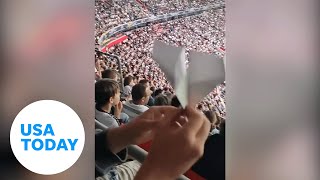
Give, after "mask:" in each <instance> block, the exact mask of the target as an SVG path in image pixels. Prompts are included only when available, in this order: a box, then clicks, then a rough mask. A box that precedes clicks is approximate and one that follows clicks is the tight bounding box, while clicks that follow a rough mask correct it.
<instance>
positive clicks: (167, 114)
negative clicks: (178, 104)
mask: <svg viewBox="0 0 320 180" xmlns="http://www.w3.org/2000/svg"><path fill="white" fill-rule="evenodd" d="M179 112H180V110H179V109H178V108H175V107H170V106H154V107H151V108H150V109H149V110H148V111H146V112H145V113H143V114H142V118H146V119H153V120H159V119H160V118H161V117H162V116H164V118H165V119H170V118H172V117H174V116H175V115H176V114H178V113H179Z"/></svg>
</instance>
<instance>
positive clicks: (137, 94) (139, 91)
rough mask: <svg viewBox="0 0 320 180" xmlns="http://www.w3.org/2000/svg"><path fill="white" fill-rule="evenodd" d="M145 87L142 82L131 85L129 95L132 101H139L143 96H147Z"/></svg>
mask: <svg viewBox="0 0 320 180" xmlns="http://www.w3.org/2000/svg"><path fill="white" fill-rule="evenodd" d="M146 91H147V87H146V86H144V85H143V84H140V83H139V84H136V85H134V86H133V87H132V90H131V95H132V100H133V101H139V100H141V99H142V98H143V97H147V92H146Z"/></svg>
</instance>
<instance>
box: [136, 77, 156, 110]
mask: <svg viewBox="0 0 320 180" xmlns="http://www.w3.org/2000/svg"><path fill="white" fill-rule="evenodd" d="M139 84H142V85H144V86H145V87H146V88H147V91H148V93H150V96H149V100H148V103H147V105H148V106H153V105H154V98H153V97H152V96H151V95H152V93H153V92H152V91H151V89H150V88H151V86H150V82H149V81H148V80H146V79H142V80H140V81H139Z"/></svg>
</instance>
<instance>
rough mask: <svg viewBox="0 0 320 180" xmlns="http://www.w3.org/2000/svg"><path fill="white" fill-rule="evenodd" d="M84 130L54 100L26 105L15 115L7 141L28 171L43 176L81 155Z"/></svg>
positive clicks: (60, 169) (66, 167)
mask: <svg viewBox="0 0 320 180" xmlns="http://www.w3.org/2000/svg"><path fill="white" fill-rule="evenodd" d="M84 142H85V133H84V128H83V125H82V122H81V120H80V118H79V116H78V115H77V114H76V113H75V112H74V111H73V110H72V109H71V108H70V107H69V106H67V105H65V104H63V103H61V102H58V101H53V100H42V101H37V102H34V103H32V104H29V105H28V106H26V107H25V108H23V109H22V110H21V111H20V112H19V114H18V115H17V116H16V118H15V120H14V122H13V124H12V126H11V131H10V144H11V148H12V151H13V153H14V155H15V156H16V158H17V160H18V161H19V162H20V163H21V164H22V165H23V166H24V167H25V168H27V169H28V170H30V171H32V172H34V173H37V174H43V175H53V174H57V173H61V172H63V171H65V170H67V169H68V168H70V167H71V166H72V165H73V164H74V163H75V162H76V161H77V160H78V158H79V157H80V155H81V153H82V150H83V147H84Z"/></svg>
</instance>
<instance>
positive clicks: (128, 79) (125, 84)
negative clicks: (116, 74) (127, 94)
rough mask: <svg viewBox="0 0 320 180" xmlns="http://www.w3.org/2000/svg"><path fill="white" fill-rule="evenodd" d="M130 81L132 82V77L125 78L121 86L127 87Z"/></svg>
mask: <svg viewBox="0 0 320 180" xmlns="http://www.w3.org/2000/svg"><path fill="white" fill-rule="evenodd" d="M131 81H133V77H132V76H127V77H125V78H124V80H123V85H124V86H127V85H129V84H130V82H131Z"/></svg>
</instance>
